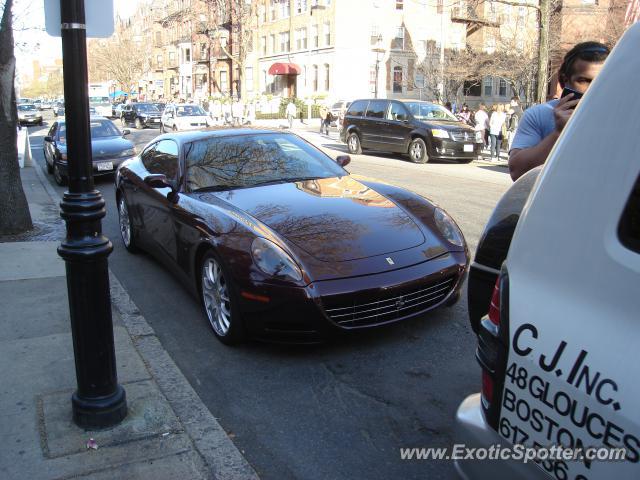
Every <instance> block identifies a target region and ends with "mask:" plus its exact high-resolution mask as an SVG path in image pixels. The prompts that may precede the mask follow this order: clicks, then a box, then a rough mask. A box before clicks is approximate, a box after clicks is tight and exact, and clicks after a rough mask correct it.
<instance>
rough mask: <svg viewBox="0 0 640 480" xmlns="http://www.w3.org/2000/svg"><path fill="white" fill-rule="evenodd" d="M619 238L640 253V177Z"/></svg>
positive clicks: (628, 204)
mask: <svg viewBox="0 0 640 480" xmlns="http://www.w3.org/2000/svg"><path fill="white" fill-rule="evenodd" d="M618 237H620V241H621V242H622V244H623V245H624V246H625V247H627V248H628V249H630V250H633V251H634V252H636V253H640V177H638V178H637V179H636V184H635V186H634V187H633V190H632V191H631V195H630V196H629V200H628V201H627V205H626V207H624V212H622V218H620V224H619V225H618Z"/></svg>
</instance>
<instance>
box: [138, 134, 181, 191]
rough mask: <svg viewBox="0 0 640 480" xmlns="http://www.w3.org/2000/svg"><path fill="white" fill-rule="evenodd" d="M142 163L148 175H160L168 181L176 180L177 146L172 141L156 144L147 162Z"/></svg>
mask: <svg viewBox="0 0 640 480" xmlns="http://www.w3.org/2000/svg"><path fill="white" fill-rule="evenodd" d="M145 153H146V152H145ZM142 161H143V163H144V166H145V167H146V169H147V170H149V172H150V173H161V174H163V175H165V176H166V177H167V180H169V181H175V180H177V179H178V145H177V144H176V143H175V142H174V141H172V140H161V141H160V142H158V143H157V144H156V147H155V149H154V153H153V155H150V158H149V161H148V162H145V160H144V159H143V160H142Z"/></svg>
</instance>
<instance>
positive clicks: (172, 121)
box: [160, 103, 213, 133]
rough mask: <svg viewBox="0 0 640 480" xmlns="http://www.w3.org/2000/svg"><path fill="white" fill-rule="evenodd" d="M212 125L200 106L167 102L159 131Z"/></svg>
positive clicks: (196, 128) (175, 130)
mask: <svg viewBox="0 0 640 480" xmlns="http://www.w3.org/2000/svg"><path fill="white" fill-rule="evenodd" d="M209 125H213V123H212V121H211V118H210V117H209V116H208V115H207V112H205V111H204V110H203V109H202V107H201V106H199V105H195V104H193V103H177V104H173V103H171V104H168V105H167V106H166V107H165V109H164V112H163V114H162V118H161V120H160V133H165V132H167V131H169V130H173V131H174V132H179V131H184V130H198V129H201V128H206V127H207V126H209Z"/></svg>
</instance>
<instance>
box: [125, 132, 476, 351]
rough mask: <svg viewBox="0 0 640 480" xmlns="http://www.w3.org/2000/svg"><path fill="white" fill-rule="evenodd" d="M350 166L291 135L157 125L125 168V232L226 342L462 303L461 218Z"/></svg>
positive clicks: (308, 333) (326, 329) (362, 323)
mask: <svg viewBox="0 0 640 480" xmlns="http://www.w3.org/2000/svg"><path fill="white" fill-rule="evenodd" d="M348 162H349V157H348V156H341V157H338V158H337V160H336V161H334V160H332V159H331V158H330V157H328V156H327V155H326V154H324V153H323V152H321V151H320V150H318V149H317V148H316V147H314V146H313V145H311V144H309V143H307V142H306V141H305V140H303V139H301V138H300V137H298V136H296V135H294V134H291V133H287V132H282V131H270V130H257V129H224V130H205V131H198V132H186V133H180V134H173V135H161V136H159V137H157V138H156V139H155V140H153V141H152V142H151V143H150V144H149V145H147V146H146V147H145V149H144V150H143V151H142V153H141V154H140V155H139V156H137V157H134V158H132V159H130V160H128V161H126V162H124V163H123V164H122V165H121V166H120V168H119V169H118V171H117V174H116V179H115V182H116V197H117V203H118V212H119V216H120V230H121V233H122V240H123V242H124V245H125V246H126V248H127V249H128V250H129V251H131V252H134V251H135V250H137V249H138V248H142V249H144V250H146V251H148V252H149V253H151V254H152V255H154V256H155V257H156V258H157V259H159V260H160V261H162V262H163V263H165V264H166V265H167V266H168V267H169V268H170V269H171V270H172V271H173V272H175V274H176V275H177V276H179V277H180V278H181V279H182V281H183V282H184V283H185V284H186V285H187V286H188V287H189V288H190V289H191V290H192V291H193V293H194V294H195V295H196V296H197V297H198V298H199V299H200V301H201V302H202V305H203V307H204V311H205V313H206V315H207V318H208V319H209V322H210V323H211V326H212V328H213V331H214V333H215V335H216V336H217V337H218V338H219V339H220V340H221V341H222V342H224V343H227V344H230V343H235V342H238V341H240V340H242V339H243V338H245V337H246V336H247V335H249V336H252V337H260V338H270V339H273V340H285V341H296V342H307V341H317V340H318V339H321V338H324V337H325V336H326V335H327V334H329V333H331V332H332V331H345V330H355V329H362V328H368V327H374V326H377V325H382V324H387V323H391V322H397V321H400V320H404V319H407V318H410V317H414V316H416V315H420V314H422V313H424V312H425V311H427V310H430V309H432V308H435V307H438V306H440V305H451V304H453V303H455V301H456V300H457V299H458V297H459V291H460V288H461V285H462V281H463V277H464V275H465V272H466V268H467V264H468V251H467V247H466V244H465V241H464V238H463V236H462V233H461V232H460V229H459V228H458V227H457V225H456V224H455V222H454V221H453V220H452V219H451V218H450V217H449V215H447V214H446V213H445V212H444V211H443V210H442V209H440V208H438V207H436V206H435V205H434V204H432V203H431V202H429V201H428V200H426V199H425V198H423V197H421V196H419V195H417V194H415V193H412V192H410V191H407V190H404V189H401V188H398V187H394V186H391V185H386V184H382V183H373V182H370V181H365V180H356V179H355V178H353V177H351V176H350V175H349V173H348V172H347V171H346V170H344V168H342V167H343V166H345V165H346V164H347V163H348Z"/></svg>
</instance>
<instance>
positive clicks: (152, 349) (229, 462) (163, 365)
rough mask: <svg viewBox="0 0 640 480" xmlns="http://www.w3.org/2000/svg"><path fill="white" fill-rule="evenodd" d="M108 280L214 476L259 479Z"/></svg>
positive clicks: (137, 340) (151, 368)
mask: <svg viewBox="0 0 640 480" xmlns="http://www.w3.org/2000/svg"><path fill="white" fill-rule="evenodd" d="M33 168H35V169H36V174H37V175H38V178H39V180H40V182H41V183H42V185H43V187H44V189H45V190H46V191H47V193H48V194H49V196H50V197H51V199H52V200H53V201H54V202H56V201H57V202H58V204H59V203H60V201H61V198H60V196H59V195H58V192H56V191H55V189H54V188H53V187H52V186H51V185H50V184H49V181H48V180H47V178H46V177H45V174H44V172H43V171H42V169H41V167H40V165H39V164H38V163H37V162H34V163H33ZM109 283H110V290H111V304H112V306H113V308H115V309H116V310H117V312H118V313H119V314H120V316H121V318H122V323H123V324H124V326H125V328H126V329H127V332H128V333H129V336H130V337H131V341H132V343H133V345H134V347H135V349H136V351H137V352H138V354H139V355H140V357H141V358H142V361H143V362H144V364H145V366H146V367H147V369H148V370H149V373H150V374H151V376H152V377H153V378H154V380H155V381H156V383H157V384H158V388H159V389H160V391H161V392H162V394H163V395H164V396H165V398H166V399H167V402H168V403H169V405H170V406H171V408H172V409H173V411H174V413H175V414H176V416H177V417H178V419H179V420H180V422H181V423H182V425H183V427H184V430H185V432H186V433H187V435H189V437H190V438H191V441H192V442H193V446H194V448H195V450H196V451H197V452H198V453H199V454H200V456H201V457H202V459H203V460H204V462H205V463H206V465H207V467H208V468H209V469H210V472H211V474H212V476H213V478H216V479H220V480H258V479H259V477H258V474H257V473H256V472H255V470H254V469H253V467H252V466H251V465H250V464H249V462H248V461H247V460H246V459H245V458H244V456H242V454H241V453H240V451H239V450H238V448H237V447H236V446H235V444H234V443H233V442H232V441H231V440H230V439H229V437H228V436H227V434H226V432H225V431H224V429H223V428H222V426H221V425H220V424H219V423H218V421H217V420H216V419H215V417H214V416H213V415H212V414H211V412H210V411H209V410H208V409H207V407H206V406H205V405H204V404H203V403H202V400H200V397H199V396H198V394H197V393H196V391H195V390H194V389H193V387H192V386H191V384H190V383H189V382H188V380H187V379H186V378H185V376H184V375H183V374H182V372H181V371H180V369H179V368H178V366H177V365H176V364H175V362H174V361H173V359H172V358H171V357H170V356H169V354H168V353H167V351H166V350H165V349H164V347H163V346H162V344H161V343H160V340H159V339H158V337H157V336H156V333H155V331H154V330H153V328H152V327H151V325H149V323H148V322H147V320H146V319H145V318H144V316H143V315H142V314H141V313H140V310H139V309H138V307H137V306H136V304H135V303H134V302H133V300H132V299H131V297H129V294H128V293H127V291H126V290H125V289H124V287H123V286H122V284H121V283H120V281H119V280H118V278H117V277H116V276H115V274H114V273H113V272H112V271H111V270H109Z"/></svg>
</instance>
